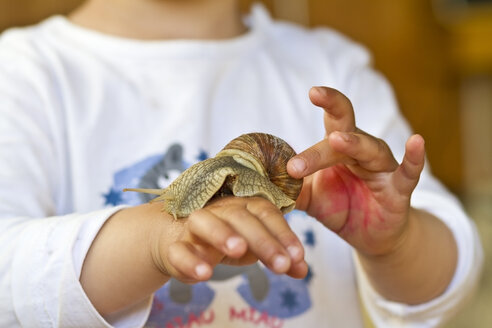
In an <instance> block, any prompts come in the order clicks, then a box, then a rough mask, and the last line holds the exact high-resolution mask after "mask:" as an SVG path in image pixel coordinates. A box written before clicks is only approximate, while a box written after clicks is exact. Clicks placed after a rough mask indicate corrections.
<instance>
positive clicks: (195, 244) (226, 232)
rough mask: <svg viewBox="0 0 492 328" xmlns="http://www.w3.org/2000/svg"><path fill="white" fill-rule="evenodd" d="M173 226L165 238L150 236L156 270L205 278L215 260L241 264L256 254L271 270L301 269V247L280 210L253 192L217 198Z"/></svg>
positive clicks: (300, 272)
mask: <svg viewBox="0 0 492 328" xmlns="http://www.w3.org/2000/svg"><path fill="white" fill-rule="evenodd" d="M173 225H174V226H175V227H176V226H178V230H177V231H178V232H177V233H174V236H173V237H172V238H171V239H172V241H171V242H169V237H171V236H170V235H169V234H167V238H162V236H157V238H154V239H153V243H154V245H153V246H152V247H151V250H153V253H154V254H153V255H152V258H153V260H154V263H155V264H156V266H157V267H158V268H159V270H160V271H161V272H163V273H164V274H166V275H168V276H172V277H174V278H176V279H179V280H181V281H183V282H187V283H194V282H198V281H203V280H207V279H210V277H211V276H212V270H213V267H215V266H216V265H217V264H219V263H226V264H232V265H245V264H250V263H253V262H255V261H257V260H260V261H261V262H263V263H264V264H265V266H267V267H268V268H270V269H271V270H272V271H273V272H276V273H279V274H280V273H286V274H288V275H290V276H292V277H295V278H302V277H304V276H305V275H306V273H307V265H306V263H305V262H304V249H303V247H302V244H301V243H300V242H299V240H298V238H297V236H296V235H295V234H294V233H293V232H292V230H291V229H290V227H289V225H288V224H287V222H286V221H285V219H284V217H283V216H282V213H281V212H280V211H279V210H278V209H277V208H276V207H275V206H274V205H273V204H272V203H271V202H269V201H267V200H265V199H262V198H258V197H251V198H239V197H227V198H221V199H218V200H216V201H214V202H213V203H211V204H210V205H208V206H206V207H205V208H203V209H200V210H197V211H195V212H193V213H192V214H191V215H190V216H189V217H188V218H183V219H179V220H176V221H175V223H174V224H173Z"/></svg>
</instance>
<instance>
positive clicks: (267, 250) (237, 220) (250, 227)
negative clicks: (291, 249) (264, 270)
mask: <svg viewBox="0 0 492 328" xmlns="http://www.w3.org/2000/svg"><path fill="white" fill-rule="evenodd" d="M272 206H273V205H272ZM219 217H223V219H224V220H226V221H227V222H228V223H229V225H230V226H231V227H232V228H233V229H234V230H235V231H236V232H238V233H240V234H241V236H242V237H243V238H244V239H245V240H246V242H247V243H248V248H249V250H250V251H251V252H252V253H253V254H255V255H256V256H257V257H258V259H259V260H260V261H261V262H263V263H264V264H265V265H266V266H267V267H269V268H270V269H271V270H272V271H274V272H276V273H285V272H287V271H288V270H289V268H290V264H291V260H290V257H289V254H288V253H287V250H286V249H285V248H284V247H283V246H282V244H281V243H280V242H279V241H278V240H277V239H276V238H275V237H274V236H273V235H272V234H271V233H270V232H269V231H268V229H267V228H266V227H265V226H264V225H263V223H262V222H260V221H259V219H258V218H257V217H256V216H255V215H253V214H252V213H251V212H249V211H248V210H247V209H246V208H245V207H244V206H230V207H227V208H226V209H224V211H223V212H222V213H221V214H220V215H219Z"/></svg>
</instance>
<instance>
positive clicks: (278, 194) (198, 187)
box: [124, 133, 302, 218]
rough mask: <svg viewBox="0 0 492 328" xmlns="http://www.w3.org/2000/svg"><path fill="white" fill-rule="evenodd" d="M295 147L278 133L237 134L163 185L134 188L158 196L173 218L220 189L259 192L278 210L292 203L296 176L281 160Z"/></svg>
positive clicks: (296, 192)
mask: <svg viewBox="0 0 492 328" xmlns="http://www.w3.org/2000/svg"><path fill="white" fill-rule="evenodd" d="M295 154H296V153H295V151H294V150H293V149H292V148H291V147H290V146H289V145H288V144H287V143H286V142H285V141H284V140H282V139H280V138H278V137H275V136H273V135H270V134H265V133H250V134H244V135H241V136H239V137H237V138H235V139H234V140H232V141H231V142H229V143H228V144H227V145H226V146H225V147H224V149H222V150H221V151H220V152H219V153H218V154H217V155H216V156H215V157H213V158H209V159H206V160H204V161H201V162H198V163H196V164H194V165H193V166H191V167H190V168H188V169H187V170H185V171H184V172H183V173H182V174H181V175H180V176H178V177H177V178H176V179H175V180H174V181H173V182H172V183H171V184H170V185H169V186H168V187H167V188H165V189H138V188H137V189H135V188H128V189H124V191H137V192H144V193H151V194H156V195H159V196H158V197H156V198H154V199H153V200H151V202H156V201H164V205H163V210H164V211H166V212H167V213H169V214H171V215H173V216H174V217H175V218H181V217H187V216H188V215H190V214H191V213H192V212H193V211H195V210H197V209H200V208H202V207H204V206H205V205H206V204H207V203H208V202H209V201H210V200H211V199H212V198H214V197H221V196H225V195H234V196H238V197H251V196H259V197H263V198H266V199H268V200H269V201H271V202H272V203H273V204H275V205H276V206H277V207H278V208H279V209H280V210H281V211H282V212H283V213H287V212H289V211H291V210H293V209H294V207H295V200H296V199H297V196H298V195H299V193H300V191H301V187H302V179H294V178H292V177H290V176H289V175H288V174H287V168H286V166H287V162H288V160H289V159H290V158H291V157H292V156H294V155H295Z"/></svg>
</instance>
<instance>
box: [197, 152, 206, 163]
mask: <svg viewBox="0 0 492 328" xmlns="http://www.w3.org/2000/svg"><path fill="white" fill-rule="evenodd" d="M207 158H208V154H207V152H206V151H205V150H200V154H198V156H197V159H198V160H199V161H204V160H206V159H207Z"/></svg>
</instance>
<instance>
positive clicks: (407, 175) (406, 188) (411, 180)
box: [393, 134, 425, 196]
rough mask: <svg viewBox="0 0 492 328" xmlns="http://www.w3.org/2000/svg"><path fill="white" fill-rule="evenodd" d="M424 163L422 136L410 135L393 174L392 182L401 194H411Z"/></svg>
mask: <svg viewBox="0 0 492 328" xmlns="http://www.w3.org/2000/svg"><path fill="white" fill-rule="evenodd" d="M424 163H425V141H424V138H422V136H420V135H418V134H415V135H413V136H411V137H410V138H409V139H408V140H407V143H406V145H405V156H404V157H403V161H402V162H401V164H400V166H399V167H398V168H397V169H396V171H395V173H394V175H393V183H394V185H395V187H396V189H397V190H398V191H399V192H400V193H401V194H407V195H408V196H410V195H411V193H412V191H413V190H414V189H415V187H416V186H417V183H418V181H419V178H420V174H421V173H422V170H423V169H424Z"/></svg>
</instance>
